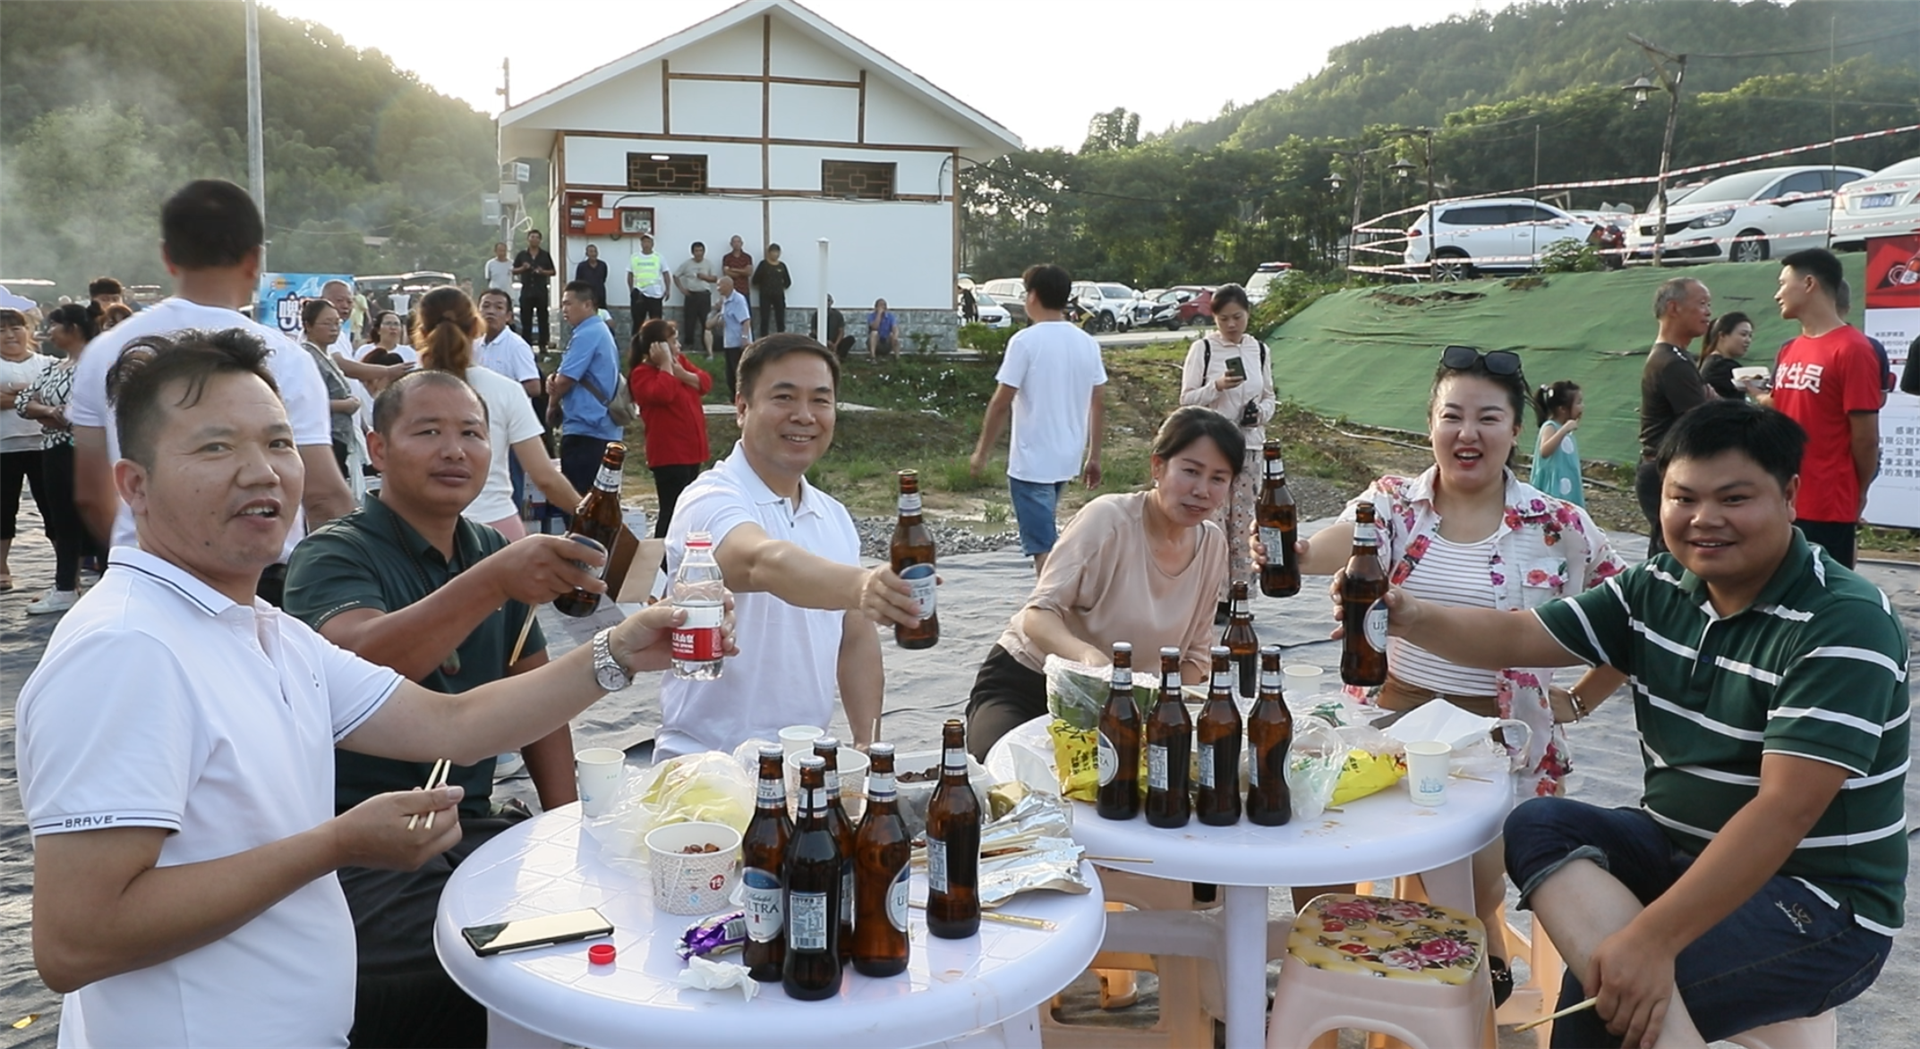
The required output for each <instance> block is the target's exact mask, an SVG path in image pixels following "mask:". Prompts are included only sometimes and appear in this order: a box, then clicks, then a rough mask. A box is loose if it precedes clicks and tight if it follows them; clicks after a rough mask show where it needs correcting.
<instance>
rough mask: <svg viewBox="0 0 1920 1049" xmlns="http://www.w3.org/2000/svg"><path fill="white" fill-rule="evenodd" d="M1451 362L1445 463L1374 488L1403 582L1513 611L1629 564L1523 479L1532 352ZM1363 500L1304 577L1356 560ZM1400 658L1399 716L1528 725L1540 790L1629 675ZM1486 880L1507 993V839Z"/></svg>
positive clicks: (1438, 411)
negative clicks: (1559, 679)
mask: <svg viewBox="0 0 1920 1049" xmlns="http://www.w3.org/2000/svg"><path fill="white" fill-rule="evenodd" d="M1440 360H1441V363H1440V367H1439V370H1438V371H1437V372H1436V373H1435V375H1434V382H1433V394H1432V396H1431V398H1430V400H1429V402H1428V430H1429V439H1430V443H1431V444H1432V447H1433V459H1434V465H1433V466H1431V467H1429V468H1428V469H1427V470H1426V471H1425V472H1424V473H1422V474H1421V475H1420V476H1418V477H1393V476H1388V477H1382V478H1380V479H1379V480H1377V481H1375V482H1374V483H1373V484H1372V486H1371V487H1369V488H1368V489H1367V491H1366V492H1364V493H1362V494H1361V496H1360V499H1365V500H1368V501H1369V502H1371V503H1372V504H1373V506H1374V511H1375V519H1376V520H1377V521H1378V523H1379V529H1380V556H1381V560H1382V561H1383V562H1384V563H1385V564H1386V565H1387V574H1388V576H1389V578H1390V579H1391V580H1392V582H1393V584H1394V585H1395V586H1399V587H1404V588H1405V589H1406V590H1408V591H1409V592H1410V593H1413V594H1414V595H1415V596H1417V597H1421V598H1425V599H1430V600H1434V601H1438V602H1440V603H1443V604H1450V605H1461V606H1468V607H1474V606H1477V607H1482V608H1497V609H1502V610H1506V611H1513V610H1518V609H1525V608H1533V607H1536V606H1538V605H1542V604H1545V603H1546V602H1547V601H1550V600H1552V599H1554V598H1558V597H1564V596H1568V595H1572V594H1577V593H1580V592H1581V591H1584V590H1586V589H1588V588H1589V587H1593V586H1597V585H1599V584H1600V583H1601V582H1603V581H1605V580H1606V579H1607V578H1609V577H1610V576H1613V575H1617V574H1618V573H1620V572H1621V571H1622V570H1624V569H1625V568H1626V565H1625V564H1624V563H1623V562H1621V560H1620V559H1619V558H1618V557H1615V556H1614V553H1613V548H1612V547H1611V546H1610V545H1609V544H1608V542H1607V537H1606V535H1605V533H1603V532H1601V531H1600V529H1599V527H1598V526H1596V525H1595V524H1594V523H1593V519H1592V518H1590V517H1588V516H1587V513H1586V511H1585V510H1583V509H1581V508H1580V507H1578V506H1575V505H1573V504H1572V503H1568V502H1564V501H1562V500H1559V499H1555V498H1553V497H1552V496H1549V495H1547V494H1545V493H1543V492H1541V491H1539V490H1538V489H1535V488H1533V487H1531V486H1529V485H1527V484H1525V483H1523V482H1522V481H1520V479H1519V478H1517V477H1516V476H1514V473H1513V469H1512V461H1513V453H1514V447H1515V445H1516V443H1517V442H1518V440H1519V435H1520V427H1521V422H1522V419H1523V410H1524V408H1525V405H1526V403H1527V394H1528V387H1527V381H1526V378H1525V377H1524V376H1523V375H1522V374H1521V372H1520V358H1519V355H1518V354H1515V353H1512V352H1510V351H1507V350H1495V351H1493V352H1492V353H1487V354H1481V353H1479V352H1478V351H1476V350H1474V349H1472V348H1470V347H1465V346H1449V347H1447V349H1446V351H1445V352H1444V353H1443V354H1442V355H1441V359H1440ZM1358 503H1359V499H1356V500H1354V502H1353V503H1350V504H1348V506H1347V509H1346V512H1345V513H1343V514H1342V515H1341V518H1340V520H1339V522H1337V523H1335V524H1334V525H1332V526H1330V527H1328V528H1326V529H1325V530H1323V531H1321V532H1320V533H1318V534H1317V535H1315V536H1314V537H1313V539H1312V540H1311V541H1310V542H1303V543H1301V544H1300V546H1299V553H1300V570H1301V571H1302V572H1305V573H1311V574H1314V575H1331V574H1333V573H1334V572H1337V571H1339V570H1340V568H1341V567H1342V566H1344V565H1345V564H1346V561H1347V557H1348V555H1349V553H1350V552H1351V550H1352V546H1353V519H1354V507H1355V506H1357V505H1358ZM1256 553H1260V554H1264V550H1256ZM1387 666H1388V677H1387V683H1386V684H1385V685H1383V686H1381V688H1380V689H1379V690H1378V693H1377V694H1376V695H1375V696H1373V697H1372V699H1373V700H1374V701H1375V702H1377V703H1378V704H1379V705H1380V706H1382V707H1384V708H1386V709H1388V710H1412V709H1413V708H1415V707H1417V706H1420V705H1421V704H1423V703H1427V702H1430V701H1432V700H1434V699H1445V700H1447V701H1449V702H1451V703H1453V704H1455V705H1456V706H1459V707H1462V708H1465V709H1466V710H1468V711H1471V712H1473V713H1475V714H1481V715H1484V716H1487V717H1496V718H1514V719H1517V720H1519V721H1522V722H1525V723H1526V725H1527V726H1528V727H1529V728H1530V729H1532V730H1533V735H1532V739H1531V741H1530V742H1529V743H1528V744H1527V750H1526V754H1525V760H1524V767H1525V770H1526V771H1525V772H1524V773H1523V775H1524V776H1525V777H1526V778H1527V780H1528V783H1527V785H1528V786H1529V787H1530V788H1531V789H1532V791H1533V792H1534V793H1535V794H1557V793H1559V792H1560V790H1561V784H1562V782H1563V781H1564V779H1565V777H1566V774H1567V768H1568V761H1567V739H1566V734H1565V733H1564V732H1563V731H1562V730H1561V728H1560V724H1561V723H1562V722H1566V721H1573V720H1577V719H1578V718H1579V717H1584V716H1585V714H1586V713H1587V712H1588V711H1590V710H1591V709H1592V708H1593V707H1594V706H1596V705H1597V704H1598V701H1599V699H1598V697H1603V696H1605V695H1606V694H1607V693H1609V692H1611V691H1613V689H1614V687H1616V686H1617V685H1618V684H1619V683H1620V681H1621V680H1622V678H1621V676H1620V675H1619V674H1618V673H1617V672H1616V671H1613V670H1611V669H1609V668H1600V669H1597V670H1594V671H1590V672H1589V676H1588V677H1587V678H1583V679H1582V680H1581V682H1580V683H1579V684H1577V685H1575V686H1574V689H1573V692H1574V693H1578V697H1577V698H1576V697H1575V696H1574V695H1572V694H1570V693H1569V692H1566V691H1562V690H1560V689H1552V688H1550V687H1549V685H1550V683H1551V681H1552V672H1551V671H1550V670H1544V669H1538V668H1528V667H1508V668H1506V669H1503V670H1482V669H1477V668H1473V667H1462V666H1456V665H1454V664H1451V663H1448V662H1446V661H1444V660H1441V659H1439V658H1437V657H1436V656H1434V655H1433V654H1431V653H1429V652H1426V651H1424V650H1422V649H1420V648H1418V647H1416V646H1414V645H1411V644H1408V643H1407V642H1406V641H1404V640H1402V639H1400V638H1392V639H1390V640H1389V642H1388V649H1387ZM1474 884H1475V886H1476V895H1477V897H1478V899H1477V901H1476V907H1475V909H1476V911H1478V913H1479V916H1480V919H1481V920H1482V921H1483V922H1485V923H1486V926H1487V948H1488V953H1489V956H1490V958H1489V961H1490V963H1491V965H1492V969H1493V975H1494V984H1495V988H1496V995H1497V996H1498V997H1500V998H1502V999H1504V997H1505V994H1506V993H1510V992H1511V989H1512V977H1511V975H1510V974H1509V973H1508V970H1507V968H1506V963H1505V958H1506V947H1505V939H1504V937H1503V936H1502V935H1501V927H1500V922H1499V921H1498V920H1497V917H1498V909H1499V907H1500V904H1501V902H1502V901H1503V900H1504V899H1505V895H1506V880H1505V877H1504V864H1503V862H1502V845H1501V843H1500V842H1499V841H1495V842H1494V843H1493V844H1492V845H1489V846H1488V847H1487V848H1486V849H1483V850H1481V852H1480V854H1479V855H1477V856H1475V857H1474ZM1503 978H1504V979H1503ZM1503 984H1504V987H1503V986H1502V985H1503Z"/></svg>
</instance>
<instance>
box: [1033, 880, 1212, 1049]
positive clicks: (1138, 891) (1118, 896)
mask: <svg viewBox="0 0 1920 1049" xmlns="http://www.w3.org/2000/svg"><path fill="white" fill-rule="evenodd" d="M1096 870H1098V871H1099V874H1100V886H1101V891H1102V892H1103V893H1105V894H1106V897H1107V904H1108V906H1109V907H1111V906H1112V905H1113V904H1115V903H1122V904H1127V905H1128V906H1131V907H1133V908H1135V909H1138V910H1143V911H1186V910H1192V909H1193V906H1194V904H1193V887H1192V886H1191V885H1189V884H1187V883H1186V882H1183V881H1168V880H1167V879H1165V878H1149V877H1146V876H1144V875H1140V874H1128V873H1126V872H1124V871H1116V870H1109V869H1107V868H1105V867H1100V868H1096ZM1203 964H1206V963H1204V962H1202V961H1201V960H1200V959H1198V958H1187V957H1179V956H1172V955H1148V954H1134V953H1119V952H1113V951H1102V952H1100V953H1099V954H1096V955H1094V957H1093V964H1092V965H1090V966H1089V968H1092V969H1131V970H1134V971H1136V972H1151V973H1155V974H1157V975H1158V976H1159V979H1160V1016H1159V1018H1158V1019H1156V1020H1155V1021H1154V1023H1153V1026H1151V1027H1145V1028H1135V1027H1105V1026H1094V1025H1092V1024H1068V1023H1061V1022H1060V1021H1059V1020H1056V1019H1054V1017H1053V1010H1052V1009H1051V1008H1048V1007H1045V1006H1043V1007H1041V1009H1040V1040H1041V1044H1042V1045H1044V1046H1046V1049H1184V1047H1187V1046H1196V1045H1212V1044H1213V1019H1212V1018H1211V1017H1209V1016H1208V1015H1207V1014H1206V1013H1205V1012H1204V1011H1202V1009H1201V1008H1200V1004H1199V1003H1200V987H1201V974H1200V967H1201V966H1202V965H1203ZM1208 967H1209V968H1211V966H1210V965H1209V966H1208Z"/></svg>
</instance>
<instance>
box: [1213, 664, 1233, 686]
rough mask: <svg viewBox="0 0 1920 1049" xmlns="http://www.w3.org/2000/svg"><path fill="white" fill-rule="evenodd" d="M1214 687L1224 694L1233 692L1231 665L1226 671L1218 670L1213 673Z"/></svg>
mask: <svg viewBox="0 0 1920 1049" xmlns="http://www.w3.org/2000/svg"><path fill="white" fill-rule="evenodd" d="M1213 687H1214V688H1215V689H1218V690H1221V691H1224V692H1232V691H1233V667H1232V665H1231V664H1229V665H1228V667H1227V669H1225V670H1216V671H1214V672H1213Z"/></svg>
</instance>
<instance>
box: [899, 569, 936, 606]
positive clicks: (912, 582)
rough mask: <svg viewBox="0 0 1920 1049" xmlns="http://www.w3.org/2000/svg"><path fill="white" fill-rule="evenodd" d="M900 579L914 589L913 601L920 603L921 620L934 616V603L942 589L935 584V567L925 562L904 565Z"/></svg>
mask: <svg viewBox="0 0 1920 1049" xmlns="http://www.w3.org/2000/svg"><path fill="white" fill-rule="evenodd" d="M900 578H902V579H904V580H906V581H907V585H908V586H909V587H912V588H913V599H914V600H915V601H918V602H920V618H922V619H925V618H927V617H928V616H931V615H933V612H934V608H933V606H934V602H935V601H936V600H937V599H938V597H939V595H938V594H937V593H936V591H938V590H939V589H940V588H939V587H938V586H937V585H936V584H935V583H934V571H933V566H932V565H930V564H928V563H926V562H924V561H922V562H920V563H918V564H912V565H903V566H902V567H901V569H900Z"/></svg>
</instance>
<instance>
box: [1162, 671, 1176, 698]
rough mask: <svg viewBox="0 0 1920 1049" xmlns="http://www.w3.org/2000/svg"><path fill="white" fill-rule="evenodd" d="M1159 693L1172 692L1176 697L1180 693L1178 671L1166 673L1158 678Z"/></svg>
mask: <svg viewBox="0 0 1920 1049" xmlns="http://www.w3.org/2000/svg"><path fill="white" fill-rule="evenodd" d="M1160 691H1162V692H1172V693H1174V694H1176V695H1178V694H1179V692H1180V671H1178V670H1169V671H1167V672H1166V674H1165V675H1164V676H1162V677H1161V678H1160Z"/></svg>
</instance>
